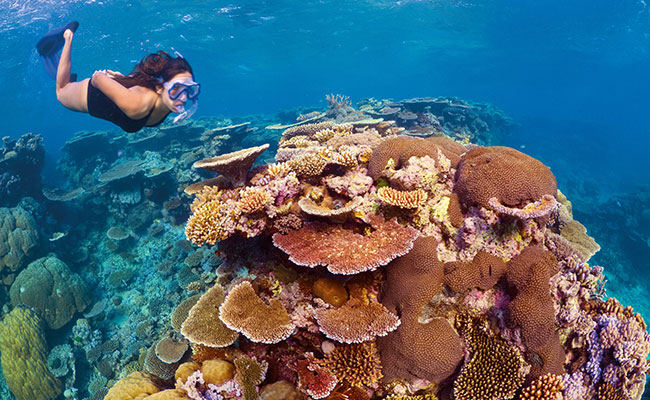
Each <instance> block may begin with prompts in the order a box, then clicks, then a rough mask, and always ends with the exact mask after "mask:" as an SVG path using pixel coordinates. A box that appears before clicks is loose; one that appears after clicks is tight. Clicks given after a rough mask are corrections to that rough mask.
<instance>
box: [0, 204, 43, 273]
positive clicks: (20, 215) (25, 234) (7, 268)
mask: <svg viewBox="0 0 650 400" xmlns="http://www.w3.org/2000/svg"><path fill="white" fill-rule="evenodd" d="M38 243H39V235H38V228H37V226H36V221H34V218H33V217H32V216H31V215H30V214H29V213H28V212H27V211H25V210H23V209H22V208H20V207H15V208H0V273H1V274H8V273H12V272H13V273H15V272H17V271H19V270H20V269H22V268H23V267H24V266H25V265H26V264H27V263H28V262H29V261H30V258H32V257H34V256H35V255H36V251H37V246H38Z"/></svg>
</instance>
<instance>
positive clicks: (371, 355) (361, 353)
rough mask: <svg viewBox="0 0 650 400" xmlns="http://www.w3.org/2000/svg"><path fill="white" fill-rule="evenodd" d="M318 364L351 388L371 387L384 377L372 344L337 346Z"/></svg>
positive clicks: (375, 348) (374, 346)
mask: <svg viewBox="0 0 650 400" xmlns="http://www.w3.org/2000/svg"><path fill="white" fill-rule="evenodd" d="M317 363H318V364H319V365H320V366H322V367H325V368H327V369H328V370H330V371H332V372H334V375H335V376H336V378H337V379H338V381H339V382H346V383H348V384H349V385H351V386H359V387H361V386H368V387H371V386H372V385H374V384H375V383H377V382H378V381H379V379H381V377H382V373H381V360H380V359H379V355H378V354H377V347H376V345H375V343H372V342H368V343H359V344H346V345H339V346H336V347H335V348H334V350H333V351H331V352H329V353H327V354H325V358H324V359H322V360H318V361H317Z"/></svg>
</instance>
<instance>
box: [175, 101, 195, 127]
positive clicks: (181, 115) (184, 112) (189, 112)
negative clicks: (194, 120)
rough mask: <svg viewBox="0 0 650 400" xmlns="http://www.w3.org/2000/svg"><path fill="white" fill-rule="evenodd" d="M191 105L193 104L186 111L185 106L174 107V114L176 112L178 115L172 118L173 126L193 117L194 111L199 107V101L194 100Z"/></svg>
mask: <svg viewBox="0 0 650 400" xmlns="http://www.w3.org/2000/svg"><path fill="white" fill-rule="evenodd" d="M192 103H193V104H192V107H190V108H188V109H185V106H183V105H180V106H178V107H176V112H178V113H179V114H178V115H177V116H176V117H174V121H173V122H174V123H175V124H180V123H181V122H183V121H185V120H186V119H187V118H189V117H191V116H192V115H194V113H195V112H196V109H197V108H198V107H199V99H198V98H196V99H194V100H193V101H192Z"/></svg>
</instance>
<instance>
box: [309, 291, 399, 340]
mask: <svg viewBox="0 0 650 400" xmlns="http://www.w3.org/2000/svg"><path fill="white" fill-rule="evenodd" d="M314 316H315V318H316V321H317V322H318V326H319V328H320V330H321V332H323V333H324V334H325V336H327V337H328V338H330V339H333V340H336V341H338V342H341V343H361V342H365V341H368V340H373V339H375V338H376V337H377V336H385V335H386V334H387V333H388V332H392V331H394V330H395V329H397V327H398V326H399V324H400V320H399V318H398V317H397V315H395V314H393V313H391V312H390V311H388V310H387V309H386V307H384V306H383V305H381V304H380V303H376V302H362V301H360V300H358V299H351V300H349V301H348V302H347V303H345V304H344V305H343V306H341V307H339V308H331V309H318V310H316V313H315V315H314Z"/></svg>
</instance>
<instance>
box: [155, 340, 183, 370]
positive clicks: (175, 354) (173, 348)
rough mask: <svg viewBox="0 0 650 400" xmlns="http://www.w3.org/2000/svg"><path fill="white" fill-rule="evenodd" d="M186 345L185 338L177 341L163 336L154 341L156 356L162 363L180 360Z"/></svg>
mask: <svg viewBox="0 0 650 400" xmlns="http://www.w3.org/2000/svg"><path fill="white" fill-rule="evenodd" d="M188 347H189V345H188V343H187V341H185V340H183V341H182V342H178V341H175V340H172V339H171V338H168V337H165V338H162V339H161V340H159V341H158V343H156V347H155V351H156V357H158V358H159V359H160V361H162V362H164V363H167V364H173V363H175V362H178V361H180V359H181V357H183V355H185V352H186V351H187V349H188Z"/></svg>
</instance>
